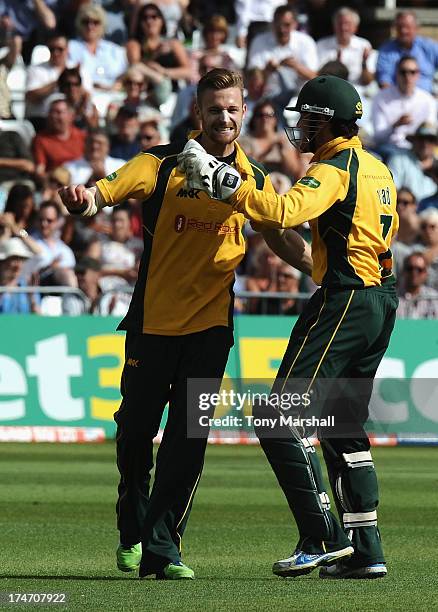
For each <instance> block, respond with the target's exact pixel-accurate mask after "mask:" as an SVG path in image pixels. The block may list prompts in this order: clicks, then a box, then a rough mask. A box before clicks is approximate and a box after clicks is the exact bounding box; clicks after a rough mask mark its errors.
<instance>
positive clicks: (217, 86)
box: [196, 68, 243, 104]
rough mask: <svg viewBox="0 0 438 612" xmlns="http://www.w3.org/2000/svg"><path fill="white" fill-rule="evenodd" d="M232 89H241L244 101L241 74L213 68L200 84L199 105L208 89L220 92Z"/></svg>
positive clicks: (197, 95)
mask: <svg viewBox="0 0 438 612" xmlns="http://www.w3.org/2000/svg"><path fill="white" fill-rule="evenodd" d="M230 87H237V88H238V89H240V91H241V94H242V101H243V79H242V75H241V74H240V72H234V71H232V70H227V69H226V68H213V70H210V72H207V73H206V74H204V76H203V77H202V79H201V80H200V81H199V83H198V87H197V90H196V98H197V101H198V104H199V102H200V101H201V98H202V95H203V94H204V93H205V92H206V91H207V90H208V89H214V90H216V91H219V90H221V89H229V88H230Z"/></svg>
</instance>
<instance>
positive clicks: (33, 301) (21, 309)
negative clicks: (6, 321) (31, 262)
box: [0, 238, 40, 314]
mask: <svg viewBox="0 0 438 612" xmlns="http://www.w3.org/2000/svg"><path fill="white" fill-rule="evenodd" d="M31 257H32V253H31V252H30V251H29V249H28V248H27V247H26V246H25V245H24V243H23V241H22V240H21V239H20V238H10V239H9V240H7V241H6V242H3V243H1V244H0V286H1V287H5V288H7V287H11V288H17V287H26V286H27V283H26V279H25V276H24V270H23V267H24V263H25V262H26V261H27V260H28V259H30V258H31ZM39 304H40V297H39V295H38V294H28V293H19V292H18V293H16V292H10V293H8V292H4V293H0V313H1V314H30V313H38V312H39Z"/></svg>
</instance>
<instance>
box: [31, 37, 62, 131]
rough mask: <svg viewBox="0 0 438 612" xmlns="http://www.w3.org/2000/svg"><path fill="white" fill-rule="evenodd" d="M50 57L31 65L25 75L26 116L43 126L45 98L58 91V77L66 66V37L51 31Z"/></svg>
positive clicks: (38, 125) (36, 124) (45, 112)
mask: <svg viewBox="0 0 438 612" xmlns="http://www.w3.org/2000/svg"><path fill="white" fill-rule="evenodd" d="M47 46H48V47H49V50H50V58H49V60H48V61H47V62H43V63H42V64H36V65H33V66H32V65H31V66H29V68H28V69H27V75H26V117H27V118H28V119H30V120H31V121H32V123H34V125H35V129H37V130H38V129H39V128H40V127H43V125H44V122H45V117H46V116H47V107H46V100H47V98H48V97H49V96H50V95H51V94H53V93H55V92H56V91H58V78H59V75H60V74H61V72H62V71H63V70H64V68H66V67H67V39H66V37H65V36H64V35H63V34H60V33H56V32H54V33H52V34H50V35H49V37H48V39H47Z"/></svg>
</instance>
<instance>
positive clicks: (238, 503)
mask: <svg viewBox="0 0 438 612" xmlns="http://www.w3.org/2000/svg"><path fill="white" fill-rule="evenodd" d="M373 454H374V458H375V462H376V466H377V469H378V472H379V476H380V489H381V505H380V510H379V521H380V526H381V529H382V533H383V538H384V545H385V551H386V555H387V560H388V567H389V574H388V576H387V577H386V578H385V579H384V580H376V581H320V580H319V579H318V576H317V573H316V572H313V573H312V574H310V575H309V576H305V577H301V578H296V579H287V580H284V579H280V578H277V577H275V576H273V575H272V574H271V564H272V562H273V561H274V560H276V559H278V558H280V557H283V556H286V555H288V554H289V553H290V552H291V551H292V549H293V548H294V545H295V542H296V539H297V537H296V532H295V528H294V526H293V521H292V520H291V515H290V513H289V511H288V508H287V506H286V502H285V500H284V498H283V496H282V493H281V491H280V490H279V488H278V485H277V483H276V480H275V478H274V476H273V474H272V472H271V470H270V468H269V466H268V464H267V462H266V460H265V458H264V456H263V454H262V452H261V450H260V449H259V448H258V447H256V448H248V447H210V448H209V449H208V454H207V460H206V468H205V471H204V476H203V478H202V480H201V484H200V487H199V490H198V493H197V496H196V499H195V504H194V508H193V512H192V516H191V519H190V522H189V525H188V528H187V531H186V535H185V539H184V549H183V551H184V560H185V562H186V563H187V564H188V565H190V566H191V567H193V569H194V570H195V571H196V576H197V579H196V580H195V581H194V582H176V583H175V582H173V583H170V582H162V581H151V580H148V581H139V580H137V579H136V578H135V576H131V575H124V574H121V573H120V572H118V571H117V570H116V569H115V555H114V551H115V548H116V545H117V532H116V529H115V520H114V504H115V499H116V498H115V495H116V484H117V472H116V468H115V465H114V447H113V445H112V444H110V443H107V444H103V445H95V446H94V445H87V446H69V445H45V444H38V445H33V446H28V445H26V444H22V445H18V444H2V445H0V482H1V483H2V488H1V497H0V533H1V540H0V541H1V549H0V551H1V552H0V559H1V561H0V576H1V578H0V591H3V592H5V591H12V592H19V593H25V592H39V593H42V592H52V593H53V592H65V593H67V598H68V604H67V606H65V607H64V609H69V610H108V611H112V610H138V611H142V610H154V611H156V610H178V611H180V610H181V611H185V610H190V611H196V610H207V611H208V612H209V611H215V610H221V611H226V612H235V611H240V610H242V611H243V610H245V611H258V610H261V611H262V610H263V611H265V610H266V611H272V612H274V611H279V610H297V611H301V610H305V611H308V610H317V611H318V612H321V611H323V612H324V611H328V610H330V611H331V610H336V611H337V612H340V611H344V610H345V611H348V612H350V611H356V610H359V611H364V612H365V611H366V612H370V611H374V610H376V611H377V610H385V611H387V610H390V611H392V610H409V609H414V610H415V611H416V612H417V611H420V610H433V609H437V608H436V606H437V603H436V602H437V600H438V599H437V597H438V577H437V569H438V563H437V552H436V551H437V549H436V545H437V542H438V509H437V508H438V452H437V449H434V448H380V449H375V450H374V453H373ZM8 607H10V608H12V609H15V610H18V609H29V608H31V607H34V606H30V605H28V606H18V605H13V606H8ZM58 608H61V606H53V605H52V606H50V608H48V607H47V606H42V605H39V606H38V609H39V610H42V609H52V610H53V609H58Z"/></svg>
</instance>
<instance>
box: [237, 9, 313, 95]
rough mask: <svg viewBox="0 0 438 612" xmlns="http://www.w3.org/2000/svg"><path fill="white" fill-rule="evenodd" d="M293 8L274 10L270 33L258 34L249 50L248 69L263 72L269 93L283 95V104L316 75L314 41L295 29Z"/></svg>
mask: <svg viewBox="0 0 438 612" xmlns="http://www.w3.org/2000/svg"><path fill="white" fill-rule="evenodd" d="M296 27H297V21H296V15H295V11H294V10H293V9H292V8H291V7H290V6H289V5H285V6H280V7H278V8H277V9H276V10H275V13H274V22H273V29H272V31H271V32H267V33H265V34H259V35H258V36H256V37H255V38H254V40H253V42H252V43H251V47H250V48H249V51H248V68H261V69H262V70H264V71H265V78H266V81H267V91H268V92H269V95H270V96H272V95H278V94H280V93H281V94H283V95H284V96H285V105H286V104H287V102H288V101H289V99H290V98H291V96H292V95H293V94H294V92H296V91H297V90H298V89H300V88H301V87H302V85H303V84H304V83H305V82H306V81H307V80H308V79H312V78H313V77H315V76H316V70H317V67H318V56H317V52H316V44H315V42H314V40H313V39H312V38H311V37H310V36H308V35H307V34H304V33H303V32H299V31H297V29H296Z"/></svg>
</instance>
